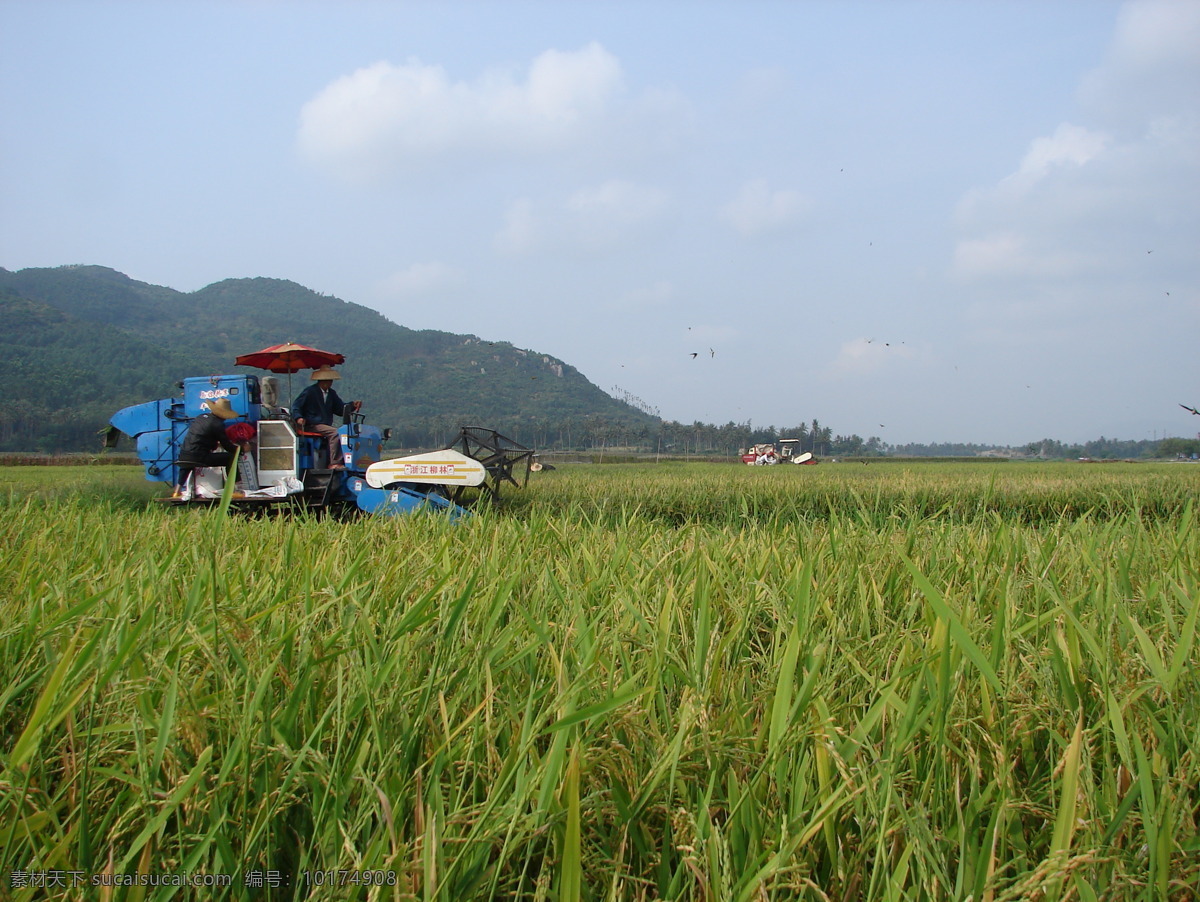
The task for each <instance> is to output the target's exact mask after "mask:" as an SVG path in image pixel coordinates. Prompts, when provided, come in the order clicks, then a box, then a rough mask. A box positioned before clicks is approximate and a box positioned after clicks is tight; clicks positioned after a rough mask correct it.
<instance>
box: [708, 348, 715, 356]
mask: <svg viewBox="0 0 1200 902" xmlns="http://www.w3.org/2000/svg"><path fill="white" fill-rule="evenodd" d="M708 355H709V356H710V357H716V356H717V352H716V351H714V350H713V349H712V348H709V349H708Z"/></svg>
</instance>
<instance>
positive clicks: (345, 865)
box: [0, 462, 1200, 902]
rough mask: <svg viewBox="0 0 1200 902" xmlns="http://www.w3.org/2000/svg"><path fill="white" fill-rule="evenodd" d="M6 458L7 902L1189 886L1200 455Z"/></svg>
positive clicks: (1, 579)
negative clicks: (450, 512) (441, 501)
mask: <svg viewBox="0 0 1200 902" xmlns="http://www.w3.org/2000/svg"><path fill="white" fill-rule="evenodd" d="M131 470H132V468H115V467H114V468H103V467H87V468H82V467H81V468H53V469H50V468H35V467H27V468H4V469H0V508H2V509H3V518H2V519H0V544H2V547H3V548H4V556H3V564H2V566H0V897H4V898H12V899H14V900H34V899H39V900H40V899H46V898H55V899H57V898H62V899H85V898H86V899H102V900H103V899H131V900H141V899H146V900H166V899H255V900H257V899H271V900H274V899H310V898H311V899H329V900H333V899H370V900H376V899H377V900H399V899H422V900H425V899H445V900H463V899H530V900H535V899H539V900H540V899H544V900H577V899H595V900H602V899H603V900H625V899H631V900H642V899H645V900H649V899H681V900H726V899H728V900H746V902H749V900H792V899H804V900H860V899H862V900H946V899H952V900H967V899H970V900H991V902H1000V900H1025V899H1047V900H1051V899H1062V900H1067V899H1071V900H1083V902H1090V900H1102V899H1103V900H1125V899H1129V900H1142V899H1146V900H1192V899H1195V898H1197V896H1198V894H1200V668H1198V667H1197V663H1198V658H1200V655H1198V652H1197V620H1198V618H1200V539H1198V533H1197V512H1196V506H1197V504H1196V499H1197V497H1198V496H1200V466H1192V465H1185V464H1136V465H1123V464H1113V465H1103V466H1087V465H1081V464H1017V463H1006V464H996V465H994V466H992V465H955V464H908V463H902V462H881V463H878V464H876V463H872V464H871V465H870V466H862V465H859V464H840V465H832V464H823V465H821V466H819V467H776V468H748V467H742V466H739V465H734V464H728V465H715V464H713V465H706V464H660V465H624V464H622V465H611V466H609V465H605V466H588V465H579V466H574V467H570V466H563V467H561V468H560V469H559V470H557V471H554V472H547V473H542V474H537V476H535V479H534V481H533V482H531V484H530V486H529V487H528V488H527V489H526V490H525V491H524V492H521V493H516V492H511V493H509V494H508V495H507V496H506V503H505V504H504V505H503V506H502V507H501V508H499V509H495V510H491V511H485V512H484V513H483V514H481V515H480V516H478V517H474V518H471V519H470V520H468V521H464V522H461V523H458V524H451V523H449V522H447V521H446V520H444V519H442V518H440V517H437V516H433V515H430V516H413V517H406V518H397V519H391V520H371V519H362V520H357V521H353V522H346V523H338V522H333V521H328V520H321V521H317V520H312V519H308V518H286V517H280V518H275V519H244V518H238V517H224V516H221V515H220V514H219V513H218V512H216V511H183V510H165V509H162V508H160V507H159V506H157V505H154V504H151V503H150V502H149V498H150V497H151V496H152V495H153V494H155V493H156V488H155V487H153V486H151V485H149V484H147V483H143V482H142V481H141V478H140V473H139V472H136V471H134V472H131Z"/></svg>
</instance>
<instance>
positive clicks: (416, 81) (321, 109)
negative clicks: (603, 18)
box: [298, 42, 669, 182]
mask: <svg viewBox="0 0 1200 902" xmlns="http://www.w3.org/2000/svg"><path fill="white" fill-rule="evenodd" d="M665 106H669V102H668V101H667V100H664V99H663V98H662V97H660V96H658V95H656V94H654V93H653V92H647V93H646V94H645V95H644V96H643V97H641V98H637V99H634V100H630V99H629V98H627V97H626V95H625V91H624V78H623V75H622V71H621V64H620V62H619V61H618V60H617V58H616V57H615V56H613V55H612V54H611V53H609V52H608V51H607V50H605V49H604V47H602V46H601V45H600V44H598V43H595V42H593V43H591V44H588V45H587V46H585V47H582V48H581V49H579V50H575V51H560V50H547V51H545V52H544V53H542V54H540V55H539V56H538V57H536V58H535V59H534V60H533V61H532V62H531V63H530V65H529V67H528V70H527V71H526V72H525V73H523V75H520V74H517V75H514V73H512V72H510V71H498V70H497V71H489V72H486V73H484V74H483V75H481V76H480V77H479V78H477V79H476V80H474V81H455V80H453V79H452V78H451V77H450V76H449V75H448V74H447V73H446V71H445V70H444V69H442V67H440V66H434V65H427V64H424V63H422V62H421V61H419V60H416V59H412V60H409V61H408V62H407V63H404V64H400V65H397V64H394V63H390V62H377V63H374V64H373V65H370V66H365V67H363V68H361V69H358V70H356V71H355V72H352V73H351V74H349V75H345V76H343V77H341V78H338V79H336V80H335V81H333V82H332V83H331V84H329V85H328V86H326V87H325V88H324V89H323V90H321V91H320V92H319V93H318V94H317V95H316V96H314V97H313V98H312V99H311V100H309V101H308V102H307V103H306V104H304V106H303V108H302V109H301V112H300V126H299V132H298V144H299V148H300V151H301V153H302V154H303V155H304V156H305V157H306V158H307V159H309V160H310V161H312V162H314V163H316V164H318V165H321V166H323V167H326V168H328V169H330V170H331V171H334V172H336V173H338V174H339V175H341V176H343V177H345V178H348V179H351V180H357V181H368V182H369V181H372V180H376V179H378V178H380V177H383V176H386V175H389V174H392V173H394V172H396V171H399V170H401V169H402V168H403V167H405V166H408V165H412V164H415V163H420V164H427V163H431V162H442V161H444V160H446V159H447V158H450V157H453V156H456V155H464V154H466V155H488V156H494V155H496V154H509V155H518V156H520V155H544V154H547V153H555V152H560V151H563V150H567V149H574V150H579V151H582V152H590V151H592V150H594V146H595V145H596V144H597V143H598V142H601V143H602V142H603V141H620V140H624V139H625V136H624V134H623V133H624V131H625V129H622V128H616V127H612V126H613V123H618V122H624V123H626V124H628V121H629V120H631V119H632V120H637V119H638V118H639V117H640V116H641V115H643V114H645V115H649V113H650V111H651V110H652V111H654V113H655V114H658V113H661V112H663V110H664V107H665ZM639 111H640V112H639ZM664 127H667V126H666V125H665V124H664Z"/></svg>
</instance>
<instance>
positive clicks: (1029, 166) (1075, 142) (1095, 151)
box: [1017, 122, 1111, 179]
mask: <svg viewBox="0 0 1200 902" xmlns="http://www.w3.org/2000/svg"><path fill="white" fill-rule="evenodd" d="M1110 140H1111V139H1110V138H1109V136H1108V135H1105V134H1103V133H1100V132H1091V131H1088V130H1087V129H1086V128H1082V127H1080V126H1078V125H1071V124H1070V123H1067V122H1064V123H1063V124H1062V125H1060V126H1059V127H1058V129H1057V130H1056V131H1055V132H1054V134H1053V135H1051V136H1050V137H1048V138H1035V139H1034V140H1033V143H1032V144H1031V145H1030V147H1029V152H1028V153H1026V154H1025V159H1023V160H1022V161H1021V168H1020V169H1019V170H1018V171H1017V175H1018V176H1025V177H1026V178H1031V179H1038V178H1041V177H1043V176H1045V175H1046V174H1047V173H1048V172H1050V171H1051V169H1053V168H1054V167H1056V166H1083V165H1085V164H1087V163H1088V162H1089V161H1091V160H1093V159H1095V158H1096V157H1098V156H1099V155H1100V154H1101V153H1103V152H1104V148H1105V146H1106V145H1107V144H1108V143H1109V141H1110Z"/></svg>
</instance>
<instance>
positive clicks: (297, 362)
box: [234, 342, 346, 373]
mask: <svg viewBox="0 0 1200 902" xmlns="http://www.w3.org/2000/svg"><path fill="white" fill-rule="evenodd" d="M345 362H346V355H345V354H335V353H333V352H332V351H322V350H321V349H320V348H310V347H307V346H305V345H297V344H292V343H291V342H287V343H286V344H281V345H272V346H271V347H269V348H263V349H262V350H261V351H255V352H254V353H253V354H243V355H242V356H241V357H238V358H237V359H236V360H235V361H234V363H236V364H237V365H238V366H253V367H257V368H258V369H260V370H270V371H271V372H272V373H297V372H299V371H300V370H315V369H317V368H318V367H322V366H334V365H335V364H338V363H345Z"/></svg>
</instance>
